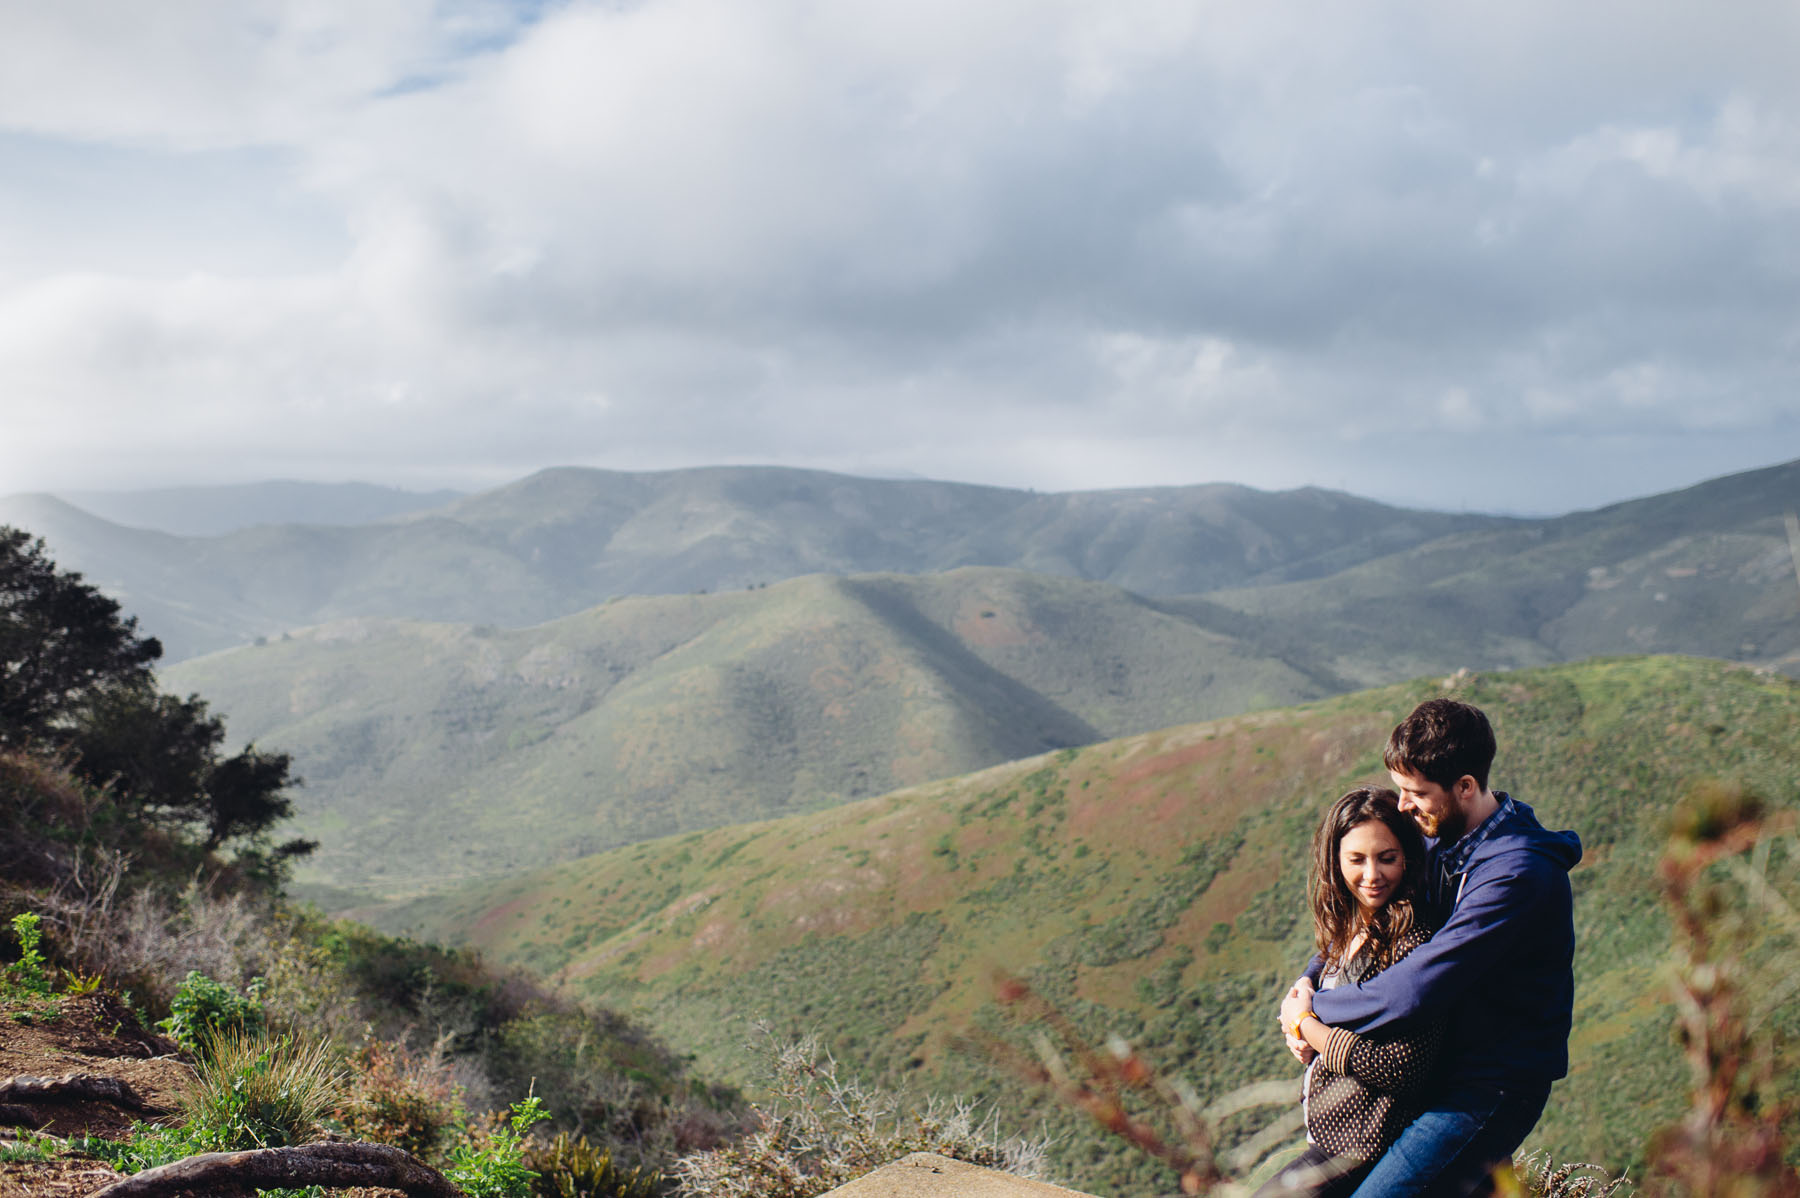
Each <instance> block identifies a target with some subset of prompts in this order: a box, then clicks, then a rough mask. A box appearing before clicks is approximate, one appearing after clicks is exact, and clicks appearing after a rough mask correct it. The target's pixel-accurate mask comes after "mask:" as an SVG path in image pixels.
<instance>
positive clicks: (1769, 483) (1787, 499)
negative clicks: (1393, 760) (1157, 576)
mask: <svg viewBox="0 0 1800 1198" xmlns="http://www.w3.org/2000/svg"><path fill="white" fill-rule="evenodd" d="M1796 508H1800V462H1790V463H1787V464H1786V465H1782V466H1774V467H1770V468H1768V469H1765V470H1755V471H1750V472H1748V473H1745V474H1738V475H1732V476H1730V477H1728V478H1721V479H1715V480H1713V481H1710V482H1706V483H1702V484H1700V485H1699V486H1695V487H1689V488H1687V489H1685V490H1681V491H1675V492H1671V493H1669V494H1666V495H1657V496H1653V497H1651V498H1648V499H1640V500H1634V501H1632V502H1630V503H1621V504H1615V505H1613V506H1611V507H1606V508H1601V509H1599V510H1597V511H1592V512H1577V513H1575V514H1573V515H1568V516H1562V517H1559V518H1556V519H1551V520H1540V521H1532V522H1528V523H1521V524H1515V525H1512V526H1509V527H1497V528H1489V529H1483V530H1476V531H1470V532H1463V533H1456V534H1452V535H1450V536H1446V537H1440V538H1437V539H1435V540H1432V541H1429V542H1426V543H1424V544H1421V545H1417V546H1414V547H1411V548H1408V549H1405V550H1401V551H1399V552H1397V553H1393V554H1389V555H1386V556H1383V557H1379V558H1373V559H1370V560H1367V561H1364V562H1361V563H1358V564H1356V565H1354V566H1351V567H1349V568H1347V569H1345V570H1344V571H1342V572H1340V573H1338V574H1336V575H1333V576H1331V577H1329V578H1319V579H1312V580H1307V581H1302V582H1293V583H1288V584H1285V585H1276V586H1263V587H1255V588H1237V589H1232V590H1226V591H1221V592H1215V593H1213V594H1211V595H1208V596H1207V597H1206V604H1207V606H1208V609H1209V610H1211V609H1212V608H1214V607H1216V606H1225V607H1229V608H1232V609H1234V610H1238V611H1242V612H1244V613H1247V614H1250V615H1253V616H1254V617H1255V618H1256V619H1257V620H1258V621H1259V623H1260V624H1261V625H1262V626H1263V627H1265V628H1272V627H1283V626H1285V627H1290V628H1296V629H1300V630H1303V631H1302V632H1300V633H1299V635H1300V636H1302V637H1303V638H1304V639H1305V640H1306V641H1307V642H1308V643H1309V644H1310V645H1311V646H1312V648H1313V650H1314V651H1315V652H1316V653H1317V654H1319V657H1318V659H1317V660H1318V663H1319V664H1320V666H1321V667H1322V668H1325V669H1329V670H1331V671H1333V672H1336V673H1338V674H1341V675H1343V676H1345V677H1348V678H1353V679H1356V680H1358V681H1360V682H1366V683H1373V682H1385V681H1389V680H1392V679H1393V678H1395V677H1397V676H1402V675H1404V674H1410V673H1419V672H1424V671H1426V670H1434V669H1442V668H1449V667H1453V666H1456V665H1459V664H1460V665H1469V666H1493V665H1525V664H1531V663H1533V662H1541V661H1555V660H1572V659H1577V658H1581V657H1587V656H1591V655H1594V654H1604V653H1696V654H1703V655H1706V656H1710V657H1722V658H1727V659H1735V660H1740V661H1749V662H1756V663H1759V664H1765V665H1773V666H1776V667H1777V668H1780V669H1782V670H1785V671H1787V672H1790V673H1800V581H1797V577H1796V567H1797V564H1800V563H1797V560H1796V556H1795V550H1794V548H1793V547H1792V546H1790V545H1789V543H1788V539H1787V532H1786V528H1785V527H1784V523H1783V516H1784V513H1786V512H1790V511H1793V510H1795V509H1796ZM1165 606H1167V607H1168V608H1169V609H1170V610H1175V611H1180V610H1184V609H1186V608H1187V607H1189V606H1191V605H1189V604H1185V603H1183V602H1182V601H1174V602H1171V603H1168V604H1165ZM1209 619H1210V621H1211V622H1212V623H1213V624H1215V625H1217V624H1218V623H1219V621H1218V619H1217V617H1216V615H1213V616H1209Z"/></svg>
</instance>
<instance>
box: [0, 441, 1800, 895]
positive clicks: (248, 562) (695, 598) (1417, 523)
mask: <svg viewBox="0 0 1800 1198" xmlns="http://www.w3.org/2000/svg"><path fill="white" fill-rule="evenodd" d="M1795 507H1800V463H1790V464H1788V465H1784V466H1779V467H1773V468H1770V469H1766V470H1759V471H1753V472H1750V473H1747V474H1741V475H1735V476H1732V477H1730V478H1725V479H1719V480H1715V481H1713V482H1709V483H1705V484H1702V485H1700V486H1697V487H1692V488H1689V489H1687V490H1684V491H1680V492H1674V493H1671V494H1668V495H1663V496H1656V497H1653V498H1650V499H1643V500H1636V501H1633V502H1630V503H1624V504H1617V505H1614V506H1612V507H1609V508H1604V509H1600V510H1598V511H1594V512H1582V513H1576V514H1573V515H1569V516H1563V517H1558V518H1554V519H1545V520H1518V519H1502V518H1497V517H1488V516H1466V515H1448V514H1432V513H1417V512H1406V511H1401V510H1399V509H1394V508H1387V507H1383V506H1381V505H1379V504H1373V503H1369V502H1367V501H1363V500H1357V499H1353V498H1350V497H1348V496H1342V495H1336V494H1333V493H1330V492H1324V491H1310V490H1309V491H1299V492H1290V493H1286V494H1280V495H1269V494H1263V493H1260V492H1255V491H1250V490H1247V489H1244V488H1237V487H1194V488H1177V489H1166V490H1144V491H1115V492H1099V493H1091V494H1072V495H1033V494H1031V493H1029V492H1022V491H1005V490H1000V489H996V488H983V487H967V486H961V485H956V484H945V483H929V482H916V481H879V480H869V479H856V478H845V477H841V476H835V475H827V474H818V473H813V472H806V471H793V470H778V469H766V470H763V469H747V468H746V469H718V470H693V471H674V472H668V473H664V474H651V475H621V474H613V473H608V472H603V471H591V470H552V471H546V472H544V473H542V474H539V475H534V476H533V477H531V478H529V479H526V480H524V481H522V482H520V483H518V484H515V485H513V486H510V487H504V488H500V489H499V490H496V491H492V492H487V493H484V494H481V495H475V496H470V497H467V498H465V499H461V500H458V501H456V502H454V503H452V504H451V505H449V506H448V507H446V508H444V509H440V510H438V511H435V512H433V513H430V514H427V515H423V516H412V517H402V518H399V519H397V520H392V521H387V522H381V523H374V524H365V525H361V526H354V527H325V526H320V525H270V526H260V527H257V528H253V529H247V530H242V531H239V532H235V533H231V534H228V535H225V536H219V537H210V538H181V537H174V536H170V535H168V534H158V533H148V532H142V531H136V530H130V529H126V528H123V527H121V526H119V525H115V524H110V523H108V522H105V521H101V520H98V519H97V518H95V517H92V516H89V515H87V514H85V513H82V512H80V511H79V510H77V509H75V508H73V507H71V506H69V505H67V504H64V503H62V502H61V501H57V500H52V499H48V498H43V497H26V498H15V499H14V500H12V501H8V502H7V503H5V504H0V519H5V520H10V521H13V522H16V523H20V524H23V525H24V526H26V527H29V528H32V529H34V530H35V531H40V532H43V533H44V534H45V535H46V536H47V537H48V538H49V540H50V542H51V546H52V551H53V553H54V554H55V555H56V556H57V558H58V560H59V561H61V562H63V563H64V564H67V565H73V566H76V567H78V568H81V569H83V570H85V571H86V572H87V573H88V574H89V575H90V577H92V578H94V579H95V580H96V581H99V582H101V583H102V584H104V585H107V586H109V587H110V588H112V589H113V590H114V591H115V592H116V593H118V594H120V595H121V597H122V599H123V600H124V602H125V604H126V606H127V609H128V610H130V611H133V612H136V613H137V614H139V615H140V617H141V618H142V620H143V623H144V627H145V629H146V630H147V631H150V632H153V633H156V634H157V635H159V636H163V637H165V638H167V639H168V640H169V641H170V643H171V645H173V646H176V647H177V648H176V652H174V653H172V654H171V656H174V657H179V655H180V650H179V646H180V645H182V644H186V645H187V646H188V647H189V648H190V649H191V648H193V647H195V646H198V645H204V644H206V643H211V642H217V641H221V640H227V639H236V640H240V641H247V640H254V639H256V638H261V639H262V640H263V641H264V643H263V644H261V645H245V646H244V647H240V648H236V649H233V650H231V651H229V652H224V653H217V654H213V655H210V656H207V657H204V658H198V659H192V660H188V661H176V662H175V663H174V664H171V665H170V666H169V667H168V668H167V669H166V670H165V671H164V675H163V676H164V680H165V684H166V685H167V686H169V687H171V688H173V689H176V690H180V691H189V690H193V691H198V692H199V693H201V694H202V695H204V696H206V697H207V698H208V699H209V700H210V701H212V703H213V704H214V706H215V709H216V710H218V711H220V712H223V713H225V714H226V715H227V716H228V717H229V721H230V728H231V732H232V735H233V737H234V738H238V739H254V740H256V741H257V742H258V743H261V744H263V745H265V746H268V747H278V748H284V749H287V750H289V751H291V752H293V753H294V755H295V761H296V767H297V772H298V773H299V774H301V776H303V777H305V778H306V779H307V780H308V786H307V787H306V789H304V790H302V791H301V792H300V793H299V806H300V810H301V811H302V813H303V814H302V819H301V830H303V831H305V832H306V833H307V834H309V835H313V836H316V837H318V838H319V839H320V840H321V841H322V842H323V843H324V848H323V849H322V851H321V853H320V855H319V857H318V858H317V859H316V860H315V861H314V862H312V863H311V864H310V865H309V867H308V869H309V874H308V877H309V880H310V881H312V882H314V883H331V884H343V885H352V884H353V885H356V886H359V887H364V888H369V889H372V890H373V891H374V892H376V893H384V894H395V893H409V892H412V891H415V890H417V889H418V888H420V887H423V886H427V885H434V884H438V883H441V882H443V881H445V880H446V879H451V878H455V877H461V876H467V875H471V874H480V873H492V872H503V871H506V870H510V869H517V868H523V867H527V866H532V865H540V864H544V863H547V862H549V861H553V860H557V859H562V858H566V857H569V856H573V855H577V854H580V853H586V852H594V851H599V850H601V849H605V848H608V847H610V846H614V845H619V844H624V843H628V842H631V841H634V840H640V839H643V838H645V837H651V836H659V835H664V834H668V833H671V832H677V831H684V830H692V829H697V828H704V827H712V826H717V825H719V824H723V823H731V822H736V821H741V820H744V819H751V818H760V817H765V816H769V815H774V814H779V813H781V812H787V811H795V810H802V809H813V808H818V807H822V806H826V805H829V804H832V803H836V802H842V801H844V800H846V799H850V798H855V797H858V796H862V795H869V794H875V793H880V792H882V791H885V790H888V789H891V788H893V787H895V786H901V785H906V784H908V783H912V782H918V781H922V780H925V779H928V778H931V777H941V776H950V775H955V774H960V773H964V772H967V771H969V770H974V769H979V768H982V767H984V766H988V765H992V764H995V763H997V762H1001V761H1005V760H1009V759H1012V758H1016V757H1020V756H1025V755H1029V754H1032V753H1037V752H1042V751H1044V750H1046V749H1051V748H1057V747H1063V746H1070V745H1078V744H1084V743H1089V742H1092V741H1095V740H1100V739H1103V738H1106V737H1111V736H1119V735H1125V734H1128V733H1132V732H1141V731H1147V730H1149V729H1153V728H1157V727H1162V726H1167V725H1171V724H1176V723H1181V722H1185V721H1190V720H1194V719H1201V718H1209V717H1213V716H1219V715H1225V714H1230V713H1233V712H1238V711H1245V710H1251V709H1256V708H1262V707H1270V706H1277V705H1281V704H1285V703H1291V702H1296V701H1301V700H1305V699H1309V698H1316V697H1320V696H1324V695H1329V694H1334V693H1340V692H1343V691H1347V690H1351V689H1354V688H1356V687H1359V686H1369V685H1379V684H1383V683H1389V682H1393V681H1396V680H1399V679H1403V678H1408V677H1416V676H1420V675H1423V674H1428V673H1434V672H1438V673H1448V672H1450V671H1453V670H1456V669H1459V668H1463V667H1468V668H1474V669H1491V668H1507V667H1519V666H1531V665H1539V664H1545V663H1551V662H1557V661H1566V660H1576V659H1581V658H1586V657H1590V656H1594V655H1600V654H1617V653H1638V652H1679V653H1694V654H1702V655H1707V656H1713V657H1719V658H1725V659H1728V660H1739V661H1743V662H1747V663H1752V664H1757V665H1765V666H1773V667H1775V668H1779V669H1783V670H1786V671H1789V672H1795V673H1800V584H1797V583H1796V576H1795V564H1794V557H1793V555H1792V554H1791V552H1790V547H1789V545H1788V543H1787V538H1786V533H1785V529H1784V527H1783V522H1782V514H1783V513H1784V512H1786V511H1788V510H1791V509H1793V508H1795ZM984 558H1006V559H1009V560H1008V561H1007V562H1006V563H1005V564H1004V565H1003V566H1002V567H994V566H991V565H988V566H983V567H975V566H969V565H968V564H967V563H969V562H971V561H980V560H981V559H984ZM871 564H879V565H880V566H882V568H883V570H884V571H885V572H881V573H872V574H871V573H860V572H859V571H862V570H865V569H869V568H871ZM809 570H811V571H821V573H812V574H804V575H802V576H801V577H798V578H787V579H786V581H783V578H784V577H785V576H786V575H788V574H793V573H795V572H800V571H809ZM1094 576H1098V577H1094ZM120 579H127V580H130V581H129V582H128V583H120V582H119V581H118V580H120ZM1121 580H1123V582H1124V583H1126V584H1129V585H1128V586H1122V585H1121ZM637 591H642V592H646V593H644V594H639V595H636V596H635V597H626V598H620V597H618V594H617V593H619V592H637ZM681 591H685V592H686V593H683V594H671V593H667V592H681ZM1184 591H1185V592H1193V593H1183V592H1184ZM701 592H710V593H701ZM608 597H611V601H610V602H607V601H606V600H607V598H608ZM596 604H598V605H597V606H596ZM545 621H547V622H545ZM364 893H368V890H365V891H364Z"/></svg>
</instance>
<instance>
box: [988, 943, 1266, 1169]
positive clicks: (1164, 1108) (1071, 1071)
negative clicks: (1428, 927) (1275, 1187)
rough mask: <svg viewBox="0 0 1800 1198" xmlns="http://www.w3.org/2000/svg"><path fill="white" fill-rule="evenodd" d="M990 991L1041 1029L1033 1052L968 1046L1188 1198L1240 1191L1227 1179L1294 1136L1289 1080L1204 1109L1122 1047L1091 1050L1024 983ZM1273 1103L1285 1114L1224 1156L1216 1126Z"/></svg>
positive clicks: (1005, 978)
mask: <svg viewBox="0 0 1800 1198" xmlns="http://www.w3.org/2000/svg"><path fill="white" fill-rule="evenodd" d="M995 994H996V997H997V998H998V999H999V1001H1000V1003H1001V1005H1002V1006H1003V1007H1004V1008H1005V1009H1006V1010H1007V1011H1008V1012H1009V1013H1010V1014H1011V1015H1012V1016H1013V1018H1014V1019H1015V1020H1016V1021H1018V1022H1020V1023H1022V1024H1026V1025H1034V1026H1035V1027H1036V1028H1037V1029H1038V1030H1037V1032H1036V1034H1035V1036H1034V1039H1035V1048H1036V1052H1035V1054H1032V1053H1028V1052H1026V1051H1024V1050H1023V1049H1021V1048H1020V1047H1018V1046H1017V1045H1015V1044H1013V1043H1011V1042H1009V1041H1006V1040H1002V1039H1000V1038H999V1037H997V1036H993V1035H987V1034H983V1035H979V1036H977V1037H975V1038H973V1039H971V1041H970V1042H969V1045H970V1047H972V1048H973V1049H975V1050H976V1051H978V1052H980V1053H981V1054H982V1055H985V1056H987V1057H989V1058H990V1059H992V1060H994V1061H996V1062H998V1063H999V1064H1000V1065H1001V1066H1003V1067H1004V1068H1006V1069H1008V1070H1010V1071H1011V1072H1012V1073H1014V1074H1016V1075H1017V1076H1019V1077H1022V1078H1024V1079H1025V1080H1027V1081H1029V1082H1032V1083H1034V1084H1036V1085H1039V1086H1042V1087H1044V1088H1046V1089H1048V1090H1049V1091H1050V1092H1051V1093H1052V1094H1054V1095H1056V1096H1057V1097H1058V1098H1059V1099H1061V1100H1062V1101H1063V1102H1065V1103H1067V1104H1068V1105H1070V1106H1072V1107H1075V1108H1076V1109H1077V1110H1080V1111H1082V1112H1084V1113H1085V1114H1087V1115H1088V1116H1089V1117H1090V1118H1092V1119H1093V1120H1094V1122H1096V1123H1098V1124H1099V1125H1100V1126H1101V1127H1102V1128H1104V1129H1106V1130H1107V1131H1109V1132H1111V1133H1112V1134H1113V1135H1115V1136H1118V1137H1119V1138H1120V1139H1122V1140H1124V1141H1125V1142H1126V1143H1127V1144H1130V1145H1131V1146H1132V1147H1134V1148H1136V1149H1138V1150H1139V1151H1140V1152H1143V1153H1145V1154H1147V1155H1149V1156H1152V1157H1154V1158H1156V1159H1157V1160H1159V1161H1161V1162H1163V1163H1164V1164H1165V1165H1167V1166H1169V1168H1171V1169H1173V1170H1174V1171H1175V1174H1176V1176H1177V1177H1178V1178H1179V1179H1180V1185H1181V1192H1182V1193H1184V1194H1211V1193H1218V1194H1220V1195H1233V1194H1237V1193H1241V1192H1244V1190H1243V1187H1242V1186H1239V1185H1237V1184H1235V1183H1233V1182H1232V1180H1231V1175H1232V1174H1234V1173H1243V1172H1246V1171H1247V1170H1249V1169H1250V1168H1251V1167H1252V1166H1253V1165H1254V1164H1255V1163H1256V1162H1257V1161H1258V1160H1260V1159H1261V1158H1262V1157H1263V1156H1265V1155H1266V1154H1267V1153H1268V1152H1269V1151H1270V1150H1271V1149H1273V1148H1277V1147H1280V1146H1282V1145H1284V1144H1286V1143H1287V1142H1288V1141H1289V1140H1290V1139H1291V1138H1292V1137H1293V1135H1294V1133H1295V1132H1296V1131H1298V1130H1299V1127H1300V1116H1299V1112H1298V1109H1297V1104H1296V1103H1295V1102H1294V1097H1295V1086H1294V1083H1293V1081H1292V1080H1291V1079H1281V1080H1276V1081H1265V1082H1256V1083H1253V1084H1251V1085H1248V1086H1242V1087H1239V1088H1238V1089H1236V1090H1233V1091H1231V1092H1230V1093H1229V1094H1226V1095H1224V1096H1223V1097H1222V1098H1220V1099H1218V1100H1217V1101H1215V1102H1212V1103H1210V1104H1208V1105H1205V1106H1202V1105H1201V1103H1200V1100H1199V1098H1198V1097H1197V1096H1196V1095H1195V1093H1194V1091H1193V1090H1192V1089H1191V1088H1190V1087H1189V1086H1188V1085H1187V1084H1186V1083H1184V1082H1181V1081H1180V1080H1172V1079H1170V1078H1167V1077H1165V1076H1163V1075H1162V1074H1161V1073H1159V1072H1158V1071H1157V1070H1156V1068H1155V1067H1154V1066H1152V1065H1151V1064H1150V1063H1149V1061H1147V1060H1146V1059H1145V1058H1144V1057H1143V1056H1142V1055H1141V1054H1139V1053H1138V1052H1137V1050H1136V1049H1134V1048H1132V1047H1131V1045H1130V1044H1128V1043H1127V1042H1126V1041H1124V1040H1122V1039H1119V1038H1117V1037H1115V1038H1113V1039H1112V1040H1110V1041H1109V1042H1108V1043H1107V1045H1106V1047H1104V1048H1099V1047H1096V1046H1095V1045H1093V1044H1092V1043H1090V1042H1089V1041H1088V1040H1087V1038H1086V1037H1085V1036H1084V1035H1083V1034H1082V1033H1081V1031H1080V1029H1078V1028H1077V1027H1076V1026H1075V1025H1074V1023H1073V1022H1072V1021H1071V1020H1070V1019H1069V1017H1068V1016H1067V1015H1065V1014H1063V1013H1062V1012H1061V1011H1060V1010H1058V1009H1057V1008H1056V1006H1055V1005H1054V1004H1053V1003H1051V1002H1050V1001H1049V1000H1048V999H1046V998H1044V997H1043V996H1042V995H1040V994H1038V993H1037V992H1036V991H1035V990H1033V989H1032V988H1031V986H1030V984H1029V983H1027V982H1025V981H1024V980H1023V979H1021V978H1017V977H1013V976H1011V975H1001V976H999V977H998V978H997V979H996V982H995ZM1269 1106H1281V1107H1283V1108H1284V1109H1283V1111H1282V1112H1281V1113H1280V1114H1279V1115H1277V1116H1276V1117H1275V1118H1274V1119H1272V1120H1271V1121H1269V1122H1268V1123H1267V1124H1265V1125H1264V1126H1263V1127H1262V1128H1261V1129H1260V1130H1258V1131H1257V1132H1256V1133H1255V1134H1254V1135H1252V1136H1251V1137H1250V1138H1249V1139H1247V1140H1245V1141H1244V1142H1243V1143H1242V1144H1239V1145H1237V1146H1235V1147H1233V1148H1232V1149H1230V1150H1229V1151H1225V1150H1223V1149H1221V1147H1220V1140H1219V1135H1218V1128H1219V1125H1220V1124H1221V1123H1222V1122H1223V1121H1224V1120H1226V1119H1228V1118H1230V1117H1231V1116H1233V1115H1237V1114H1241V1113H1243V1112H1245V1111H1250V1110H1255V1109H1257V1108H1260V1107H1269Z"/></svg>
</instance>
